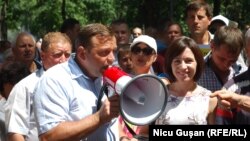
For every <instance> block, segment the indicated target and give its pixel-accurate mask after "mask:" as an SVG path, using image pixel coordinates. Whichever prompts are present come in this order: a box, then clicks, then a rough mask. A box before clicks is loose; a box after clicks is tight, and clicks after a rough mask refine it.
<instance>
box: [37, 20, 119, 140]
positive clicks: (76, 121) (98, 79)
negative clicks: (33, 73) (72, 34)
mask: <svg viewBox="0 0 250 141" xmlns="http://www.w3.org/2000/svg"><path fill="white" fill-rule="evenodd" d="M75 43H76V55H75V56H71V58H70V60H69V61H68V62H66V63H63V64H60V65H57V66H55V67H53V68H51V69H50V70H48V71H47V72H46V73H45V74H44V75H43V76H42V78H41V79H40V80H39V82H38V84H37V88H36V92H35V96H34V106H35V117H36V119H37V125H38V132H39V137H40V139H41V140H65V141H66V140H69V141H72V140H91V141H105V140H113V139H114V136H115V135H114V134H115V133H113V132H110V130H109V122H110V121H111V120H112V119H113V118H115V117H117V116H118V114H119V96H118V95H114V96H112V97H110V98H109V99H106V100H105V101H103V104H102V106H101V108H100V109H99V110H97V101H98V95H99V93H100V89H101V86H102V73H103V71H104V70H105V69H107V68H108V67H109V66H110V65H112V63H113V61H114V59H115V58H114V53H113V52H114V51H115V50H116V39H115V36H114V34H113V33H112V32H111V31H110V29H109V28H107V27H106V26H104V25H102V24H89V25H86V26H85V27H83V28H82V29H81V31H80V33H79V34H78V37H77V39H76V42H75Z"/></svg>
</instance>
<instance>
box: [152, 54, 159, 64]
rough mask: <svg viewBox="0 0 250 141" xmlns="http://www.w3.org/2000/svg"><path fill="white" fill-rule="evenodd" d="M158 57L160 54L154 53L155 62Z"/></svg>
mask: <svg viewBox="0 0 250 141" xmlns="http://www.w3.org/2000/svg"><path fill="white" fill-rule="evenodd" d="M157 57H158V55H157V54H155V55H154V60H153V62H155V61H156V59H157Z"/></svg>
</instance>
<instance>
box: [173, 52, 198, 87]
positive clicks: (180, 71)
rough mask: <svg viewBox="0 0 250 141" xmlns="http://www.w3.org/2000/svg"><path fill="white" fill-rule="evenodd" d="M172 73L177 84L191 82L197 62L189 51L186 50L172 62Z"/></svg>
mask: <svg viewBox="0 0 250 141" xmlns="http://www.w3.org/2000/svg"><path fill="white" fill-rule="evenodd" d="M171 66H172V71H173V75H174V76H175V78H176V81H177V82H184V81H186V82H188V81H193V78H194V76H195V74H196V68H197V61H196V60H195V57H194V54H193V52H192V51H191V49H189V48H186V49H185V50H184V51H183V52H182V53H181V54H180V55H179V56H176V57H175V58H174V59H173V61H172V64H171Z"/></svg>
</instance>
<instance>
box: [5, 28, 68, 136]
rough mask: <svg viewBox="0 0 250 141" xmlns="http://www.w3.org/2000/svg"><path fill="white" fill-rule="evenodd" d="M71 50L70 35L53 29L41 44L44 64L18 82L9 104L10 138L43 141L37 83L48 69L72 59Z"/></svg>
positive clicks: (6, 122) (7, 115)
mask: <svg viewBox="0 0 250 141" xmlns="http://www.w3.org/2000/svg"><path fill="white" fill-rule="evenodd" d="M71 52H72V45H71V41H70V39H69V38H68V36H67V35H66V34H62V33H60V32H49V33H47V34H46V35H45V36H44V38H43V42H42V45H41V59H42V63H43V67H42V68H40V69H39V70H37V71H35V72H34V73H32V74H30V75H29V76H27V77H25V78H24V79H22V80H21V81H20V82H19V83H17V84H16V85H15V87H14V88H13V89H12V90H11V92H10V95H9V98H8V100H7V102H6V104H5V105H6V106H5V119H6V120H5V124H6V128H7V132H8V140H10V141H24V140H25V141H39V138H38V132H37V127H36V122H35V118H34V107H33V96H34V89H35V86H36V83H37V82H38V80H39V79H40V77H41V76H42V75H43V74H44V71H45V70H48V69H50V68H51V67H53V66H54V65H56V64H59V63H63V62H65V61H68V59H69V57H70V54H71Z"/></svg>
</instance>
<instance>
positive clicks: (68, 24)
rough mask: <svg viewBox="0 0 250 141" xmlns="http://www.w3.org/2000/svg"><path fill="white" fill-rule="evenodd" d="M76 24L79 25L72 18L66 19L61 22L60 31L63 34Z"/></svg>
mask: <svg viewBox="0 0 250 141" xmlns="http://www.w3.org/2000/svg"><path fill="white" fill-rule="evenodd" d="M76 24H80V22H79V21H78V20H76V19H74V18H68V19H66V20H64V21H63V23H62V26H61V29H60V31H61V32H62V33H65V32H66V31H67V30H69V29H73V28H74V26H75V25H76Z"/></svg>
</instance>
